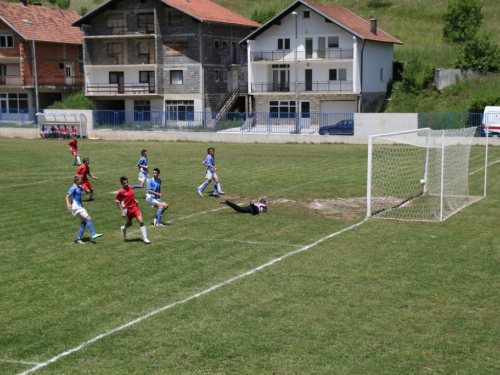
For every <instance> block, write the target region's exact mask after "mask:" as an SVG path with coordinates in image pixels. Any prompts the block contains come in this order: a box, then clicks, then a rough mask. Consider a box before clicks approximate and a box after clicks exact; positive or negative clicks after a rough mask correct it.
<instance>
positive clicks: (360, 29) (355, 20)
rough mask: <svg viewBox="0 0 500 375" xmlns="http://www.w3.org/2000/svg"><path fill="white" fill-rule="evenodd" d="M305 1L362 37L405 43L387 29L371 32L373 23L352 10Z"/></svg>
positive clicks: (378, 40) (303, 0)
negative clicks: (387, 31)
mask: <svg viewBox="0 0 500 375" xmlns="http://www.w3.org/2000/svg"><path fill="white" fill-rule="evenodd" d="M302 2H303V3H305V4H307V5H309V6H310V7H311V8H314V9H316V10H317V11H318V12H319V13H321V14H323V15H325V16H327V17H328V18H330V19H332V20H334V21H337V22H338V23H339V24H341V25H342V26H344V28H345V29H346V30H348V31H349V30H350V31H351V32H352V33H353V34H356V35H358V36H359V37H360V38H362V39H367V40H374V41H377V42H386V43H394V44H403V42H401V41H400V40H398V39H396V38H394V37H393V36H391V35H389V34H387V33H386V32H385V31H383V30H381V29H380V28H378V27H377V34H376V35H375V34H373V33H372V32H371V25H370V22H369V21H365V20H364V19H363V18H361V17H359V16H357V15H356V14H354V13H352V12H351V11H349V10H347V9H345V8H340V7H336V6H332V5H324V4H317V3H313V2H310V1H306V0H302Z"/></svg>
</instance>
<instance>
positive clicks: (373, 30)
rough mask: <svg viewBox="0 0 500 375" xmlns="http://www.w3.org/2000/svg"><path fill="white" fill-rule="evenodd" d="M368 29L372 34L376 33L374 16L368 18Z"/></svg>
mask: <svg viewBox="0 0 500 375" xmlns="http://www.w3.org/2000/svg"><path fill="white" fill-rule="evenodd" d="M370 31H371V33H372V34H375V35H377V19H376V18H374V17H373V18H370Z"/></svg>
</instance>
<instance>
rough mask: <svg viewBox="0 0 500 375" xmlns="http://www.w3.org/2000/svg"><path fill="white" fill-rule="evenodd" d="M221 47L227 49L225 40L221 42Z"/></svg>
mask: <svg viewBox="0 0 500 375" xmlns="http://www.w3.org/2000/svg"><path fill="white" fill-rule="evenodd" d="M222 49H227V42H226V41H224V42H222Z"/></svg>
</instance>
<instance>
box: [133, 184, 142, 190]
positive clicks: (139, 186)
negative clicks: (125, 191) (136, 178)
mask: <svg viewBox="0 0 500 375" xmlns="http://www.w3.org/2000/svg"><path fill="white" fill-rule="evenodd" d="M140 188H141V185H132V189H140Z"/></svg>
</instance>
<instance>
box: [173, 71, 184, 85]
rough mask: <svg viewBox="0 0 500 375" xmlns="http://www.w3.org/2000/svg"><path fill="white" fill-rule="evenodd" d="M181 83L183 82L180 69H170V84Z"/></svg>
mask: <svg viewBox="0 0 500 375" xmlns="http://www.w3.org/2000/svg"><path fill="white" fill-rule="evenodd" d="M182 83H183V72H182V70H171V71H170V84H171V85H182Z"/></svg>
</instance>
